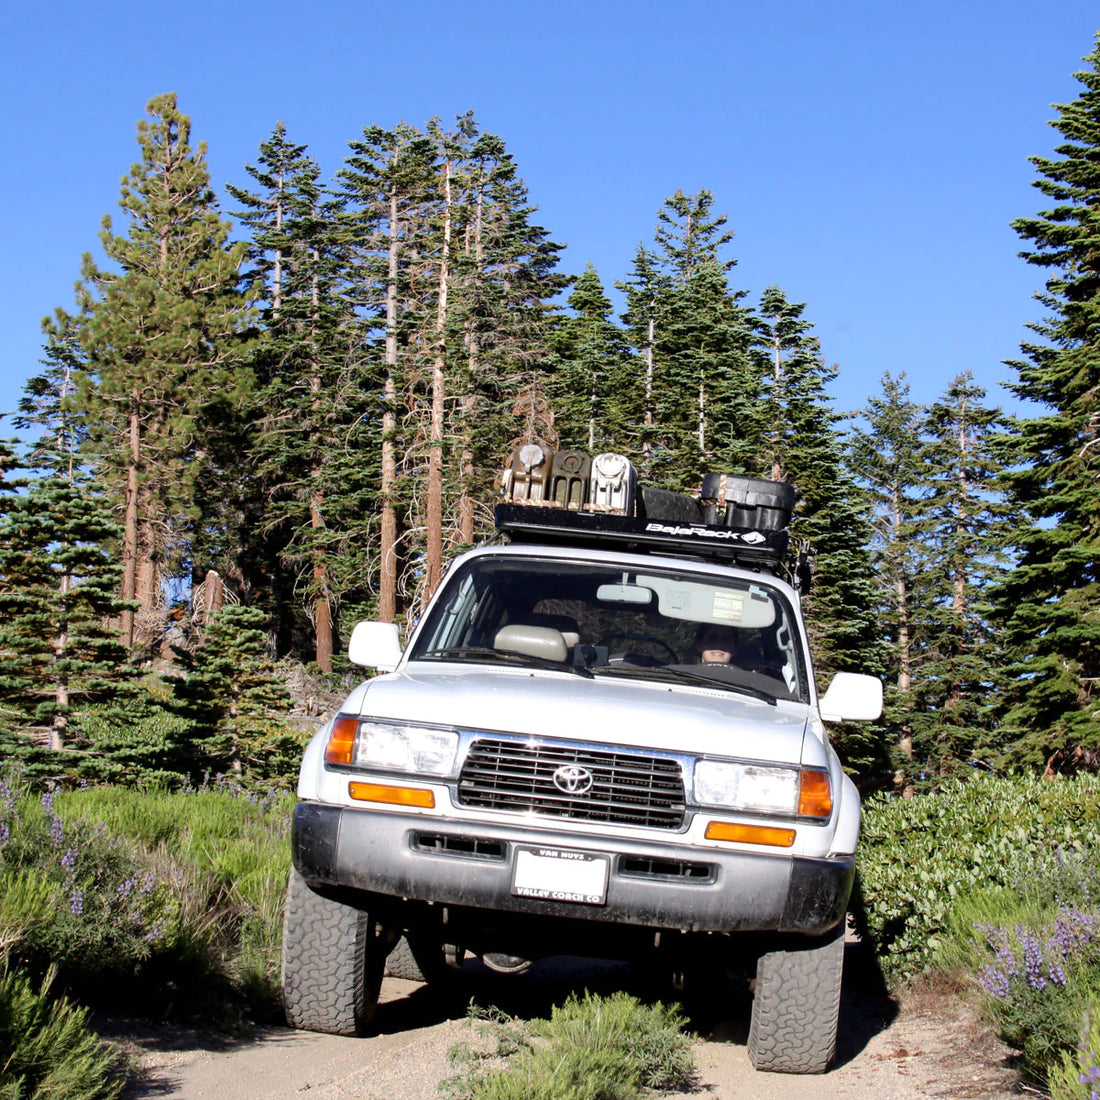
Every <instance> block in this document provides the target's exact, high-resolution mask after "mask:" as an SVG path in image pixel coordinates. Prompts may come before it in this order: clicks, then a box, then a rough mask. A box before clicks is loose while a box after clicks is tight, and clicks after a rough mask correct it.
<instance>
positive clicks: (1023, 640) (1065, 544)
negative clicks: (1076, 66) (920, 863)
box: [996, 35, 1100, 769]
mask: <svg viewBox="0 0 1100 1100" xmlns="http://www.w3.org/2000/svg"><path fill="white" fill-rule="evenodd" d="M1085 60H1086V62H1087V68H1085V69H1084V70H1082V71H1080V72H1078V73H1076V74H1075V75H1076V78H1077V80H1078V81H1079V82H1080V83H1081V84H1082V85H1083V86H1084V91H1082V92H1081V94H1080V95H1079V96H1078V97H1077V98H1076V99H1075V100H1073V101H1072V102H1071V103H1068V104H1059V105H1056V106H1057V110H1058V118H1057V119H1055V120H1054V121H1053V122H1052V123H1051V125H1052V126H1053V127H1054V129H1055V130H1056V131H1057V132H1058V133H1059V134H1060V135H1061V137H1062V139H1063V140H1062V142H1061V143H1060V144H1059V145H1057V146H1056V147H1055V150H1054V152H1055V156H1054V157H1033V158H1032V163H1033V164H1034V165H1035V167H1036V169H1037V171H1038V173H1039V178H1038V179H1037V180H1036V181H1035V186H1036V187H1038V189H1039V190H1040V191H1041V192H1042V193H1043V195H1044V196H1045V197H1046V198H1047V199H1048V200H1050V202H1051V203H1052V205H1051V206H1050V207H1049V208H1048V209H1046V210H1042V211H1040V212H1039V213H1038V214H1037V215H1036V216H1035V217H1028V218H1020V219H1018V220H1017V221H1015V222H1014V223H1013V227H1014V228H1015V230H1016V232H1017V233H1018V234H1019V235H1020V237H1021V238H1022V239H1023V240H1025V241H1027V242H1030V245H1031V249H1030V250H1029V251H1025V252H1023V253H1022V255H1023V257H1024V258H1025V259H1026V260H1027V262H1028V263H1031V264H1034V265H1036V266H1038V267H1041V268H1045V269H1047V270H1048V271H1049V272H1050V274H1049V277H1048V279H1047V282H1046V289H1045V292H1043V293H1041V294H1040V295H1039V300H1040V301H1041V302H1042V304H1043V305H1044V306H1045V307H1046V309H1047V310H1048V311H1049V315H1048V317H1047V318H1046V320H1044V321H1043V322H1041V323H1038V324H1035V325H1033V326H1032V328H1033V331H1034V332H1035V333H1036V335H1037V336H1038V337H1039V340H1038V341H1036V342H1027V343H1025V344H1024V345H1023V351H1024V354H1025V356H1026V358H1025V359H1024V360H1021V361H1018V362H1016V363H1014V364H1013V366H1014V367H1015V369H1016V371H1017V374H1018V378H1017V381H1016V382H1015V383H1013V384H1012V385H1011V386H1010V387H1009V388H1010V389H1011V390H1012V392H1013V393H1015V394H1016V396H1017V397H1019V398H1020V399H1022V400H1024V401H1027V402H1032V403H1034V404H1036V405H1039V406H1041V407H1042V410H1041V411H1040V412H1038V413H1037V414H1036V415H1034V416H1031V417H1020V418H1018V419H1017V420H1016V422H1015V423H1014V425H1013V438H1012V441H1011V442H1012V449H1011V453H1010V455H1009V461H1010V462H1011V463H1012V464H1013V465H1015V466H1017V467H1018V468H1016V469H1012V470H1010V472H1008V473H1007V474H1006V475H1005V483H1006V485H1007V487H1008V491H1009V493H1010V496H1011V500H1012V501H1013V502H1014V503H1015V504H1017V505H1018V506H1019V507H1020V508H1021V509H1023V511H1024V512H1025V514H1026V516H1027V518H1028V520H1029V521H1030V526H1028V527H1027V528H1026V529H1024V530H1023V532H1022V533H1021V534H1020V535H1019V537H1018V538H1017V540H1016V542H1017V549H1018V554H1019V560H1018V562H1017V564H1016V568H1015V569H1014V570H1013V571H1012V573H1011V574H1010V575H1009V576H1008V578H1007V579H1006V580H1005V582H1004V583H1003V584H1002V585H1000V586H999V589H998V591H997V594H996V596H997V604H998V608H997V621H998V623H999V624H1000V625H1001V627H1002V629H1003V637H1004V640H1005V642H1006V643H1007V644H1008V646H1010V647H1011V651H1012V653H1013V654H1014V656H1015V664H1014V665H1013V667H1012V669H1011V671H1012V673H1013V676H1014V683H1013V685H1012V687H1011V691H1010V697H1009V705H1008V707H1007V710H1006V713H1005V715H1004V719H1003V726H1004V731H1003V732H1004V737H1005V739H1006V745H1005V752H1006V758H1007V759H1008V760H1009V761H1011V762H1013V763H1029V764H1036V765H1039V766H1043V765H1045V766H1046V767H1047V768H1049V769H1058V768H1073V767H1080V766H1092V767H1094V766H1096V764H1097V763H1098V762H1100V721H1097V718H1098V699H1100V694H1098V692H1097V684H1098V683H1100V577H1098V575H1097V571H1098V561H1100V493H1097V491H1096V486H1097V478H1098V470H1100V410H1098V401H1097V395H1098V393H1100V222H1098V221H1097V218H1096V213H1095V212H1096V208H1097V205H1098V203H1100V35H1098V37H1097V41H1096V44H1095V45H1094V48H1093V50H1092V52H1091V53H1090V54H1089V55H1088V56H1087V57H1086V58H1085Z"/></svg>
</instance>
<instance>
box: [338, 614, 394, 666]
mask: <svg viewBox="0 0 1100 1100" xmlns="http://www.w3.org/2000/svg"><path fill="white" fill-rule="evenodd" d="M348 660H349V661H351V663H352V664H353V665H363V666H364V667H365V668H376V669H378V670H379V671H380V672H393V670H394V669H395V668H397V666H398V663H399V662H400V661H401V638H400V636H399V635H398V633H397V624H396V623H356V624H355V629H354V630H353V631H352V632H351V641H350V642H348Z"/></svg>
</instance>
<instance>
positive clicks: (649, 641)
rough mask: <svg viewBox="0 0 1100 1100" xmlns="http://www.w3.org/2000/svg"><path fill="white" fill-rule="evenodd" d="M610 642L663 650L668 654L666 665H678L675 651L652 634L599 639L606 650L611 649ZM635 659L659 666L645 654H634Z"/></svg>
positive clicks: (615, 635) (612, 635) (620, 635)
mask: <svg viewBox="0 0 1100 1100" xmlns="http://www.w3.org/2000/svg"><path fill="white" fill-rule="evenodd" d="M612 642H641V643H643V644H645V645H651V646H655V647H656V648H658V649H663V650H664V651H665V653H667V654H668V658H669V660H668V662H667V663H668V664H670V665H674V664H677V663H679V660H680V658H679V657H678V656H677V655H676V650H674V649H673V648H672V646H670V645H669V644H668V642H666V641H665V640H664V639H663V638H658V637H656V636H655V635H653V634H631V633H622V634H608V635H607V636H606V637H604V638H601V639H600V642H599V644H600V645H605V646H607V648H608V650H611V649H612V648H613V646H612V644H611V643H612ZM634 656H636V657H641V658H643V660H645V661H652V662H653V664H655V665H656V664H660V663H661V662H660V661H659V660H657V659H656V658H655V657H650V656H649V655H648V654H645V653H638V654H635V655H634Z"/></svg>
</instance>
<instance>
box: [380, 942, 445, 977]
mask: <svg viewBox="0 0 1100 1100" xmlns="http://www.w3.org/2000/svg"><path fill="white" fill-rule="evenodd" d="M449 972H450V967H448V966H447V960H446V959H445V958H444V957H443V945H442V944H440V943H437V942H435V941H434V940H432V939H431V938H430V937H425V936H422V935H418V934H417V933H415V932H411V933H408V932H407V933H406V934H405V935H404V936H402V937H401V938H400V939H399V940H398V941H397V943H396V944H394V946H393V949H392V950H391V951H390V953H389V954H388V955H387V956H386V973H387V974H388V975H389V976H390V977H391V978H404V979H405V980H406V981H409V982H438V981H440V980H441V979H443V978H445V977H446V976H447V975H448V973H449Z"/></svg>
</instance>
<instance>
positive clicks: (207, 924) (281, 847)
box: [0, 782, 290, 1023]
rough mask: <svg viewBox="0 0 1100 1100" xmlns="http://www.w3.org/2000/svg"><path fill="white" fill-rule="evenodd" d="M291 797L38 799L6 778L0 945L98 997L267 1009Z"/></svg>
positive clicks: (234, 793) (218, 1011)
mask: <svg viewBox="0 0 1100 1100" xmlns="http://www.w3.org/2000/svg"><path fill="white" fill-rule="evenodd" d="M289 808H290V799H289V796H286V797H281V796H260V795H255V794H253V795H249V794H247V793H246V792H244V791H242V790H240V789H239V788H237V787H234V786H232V785H224V784H223V785H222V788H221V789H218V790H203V791H192V792H190V793H176V794H169V793H167V792H163V791H153V792H141V791H135V790H123V789H118V788H95V789H89V790H83V791H72V792H67V793H64V794H58V795H53V794H49V793H47V794H45V795H43V796H42V797H41V798H40V799H35V798H34V797H32V796H31V795H30V794H29V793H28V792H26V791H23V792H22V793H20V794H18V795H17V794H16V793H15V791H14V790H13V787H12V785H11V783H10V782H8V783H0V944H3V943H5V942H6V943H7V944H8V950H9V953H10V955H11V957H12V959H13V961H15V962H16V963H18V964H19V965H20V966H22V967H23V968H25V969H26V970H27V971H28V972H29V973H30V974H31V975H37V976H41V975H42V974H44V973H45V970H46V967H47V966H48V965H50V964H54V965H56V967H57V973H58V982H59V984H61V985H62V986H64V988H66V989H67V990H69V991H71V992H73V993H76V994H78V995H79V996H80V997H81V998H82V999H84V1000H87V1001H88V1002H89V1003H95V1004H97V1005H108V1004H109V1003H110V998H111V997H112V996H115V997H118V998H120V999H121V998H125V999H126V1005H127V1008H128V1009H131V1010H136V1011H154V1010H156V1009H157V1007H158V1006H160V1005H164V1004H168V1003H171V1004H173V1005H174V1006H175V1009H176V1011H177V1012H196V1011H201V1012H202V1013H203V1014H204V1015H206V1016H208V1017H210V1018H212V1019H215V1020H218V1019H221V1020H222V1022H224V1023H232V1022H233V1021H234V1020H236V1019H238V1018H239V1017H241V1016H242V1015H243V1014H245V1013H246V1012H247V1013H249V1014H251V1015H252V1016H254V1017H260V1018H271V1017H272V1016H274V1015H275V1014H276V1012H277V1011H278V1005H279V989H278V969H279V938H280V931H279V930H280V925H281V920H282V899H283V893H284V891H285V888H286V878H287V873H288V871H289V866H290V851H289V843H288V838H287V824H288V820H289ZM135 978H140V981H139V982H135V981H134V979H135Z"/></svg>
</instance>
